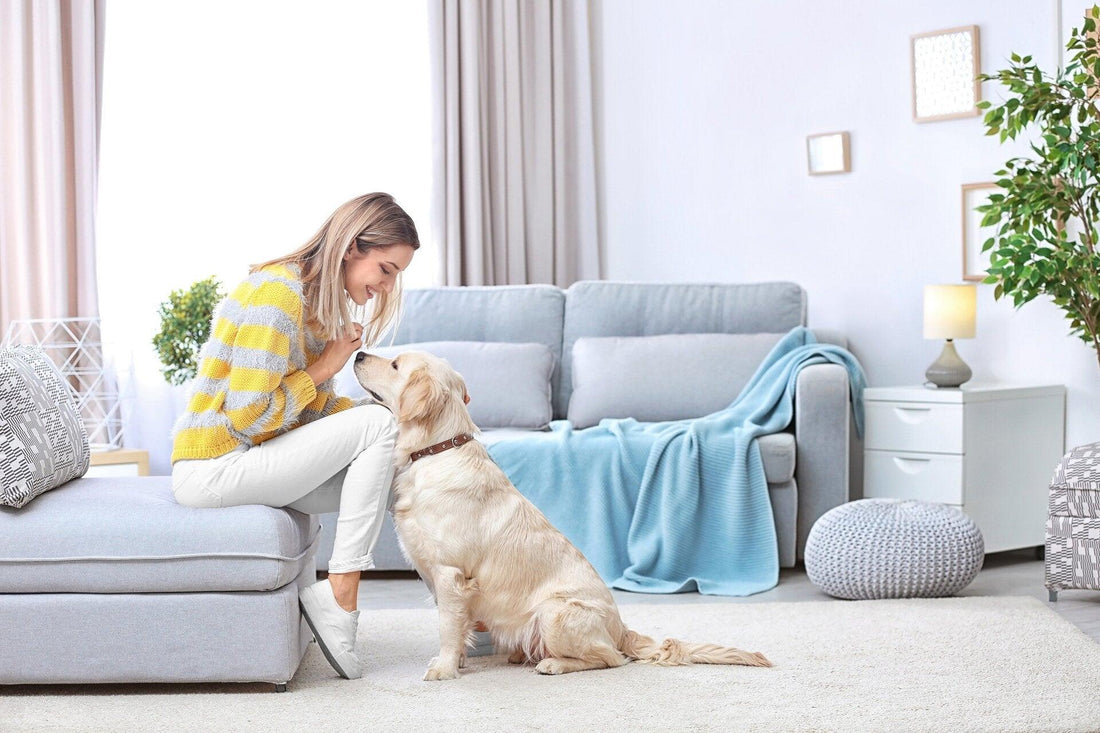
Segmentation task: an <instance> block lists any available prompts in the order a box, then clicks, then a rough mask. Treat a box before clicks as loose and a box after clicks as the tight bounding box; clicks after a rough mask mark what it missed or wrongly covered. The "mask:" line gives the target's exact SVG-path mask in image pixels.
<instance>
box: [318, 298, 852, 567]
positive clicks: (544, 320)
mask: <svg viewBox="0 0 1100 733" xmlns="http://www.w3.org/2000/svg"><path fill="white" fill-rule="evenodd" d="M806 313H807V303H806V293H805V291H804V290H803V289H802V288H801V287H799V286H798V285H796V284H794V283H781V282H777V283H758V284H656V283H622V282H606V281H599V282H579V283H576V284H574V285H573V286H571V287H570V288H568V289H561V288H557V287H553V286H550V285H521V286H492V287H444V288H430V289H423V290H410V291H408V292H407V293H406V302H405V312H404V316H403V318H402V322H401V324H400V326H399V328H398V329H397V331H396V334H395V337H394V340H393V343H394V344H395V345H402V344H405V345H407V344H418V343H425V342H438V341H476V342H513V343H528V342H539V343H542V344H545V345H546V346H548V347H549V348H550V350H551V351H552V352H553V354H554V357H555V368H554V370H553V374H552V377H551V388H552V407H553V418H554V419H565V418H566V417H567V415H568V413H569V405H570V397H571V393H572V356H573V347H574V344H576V342H577V340H578V339H580V338H587V337H608V336H621V337H636V336H652V335H657V334H692V333H694V334H707V333H730V334H754V333H768V334H777V333H785V332H787V331H788V330H790V329H791V328H793V327H795V326H804V325H807V324H806ZM815 334H816V335H817V337H818V340H820V341H827V342H830V343H836V344H838V345H840V346H847V344H846V342H845V340H844V339H843V338H842V337H840V336H838V335H837V334H835V333H825V332H815ZM756 366H757V364H745V363H737V364H722V365H715V369H714V371H713V374H712V375H708V379H715V380H727V381H729V382H730V383H731V384H741V385H743V384H744V383H745V382H747V381H748V379H749V377H751V375H752V373H753V371H755V368H756ZM485 368H486V369H491V368H493V365H492V364H486V365H485ZM467 376H469V375H467ZM468 381H469V379H468ZM697 386H700V385H690V384H688V385H685V386H684V392H685V394H687V393H690V392H691V391H692V389H693V388H695V387H697ZM358 389H359V387H358V385H357V384H356V383H355V380H354V377H353V375H352V373H351V371H350V367H345V370H344V371H343V372H342V373H341V374H339V375H337V391H338V392H340V393H342V394H349V395H352V396H356V395H357V394H362V392H361V390H360V391H359V392H356V390H358ZM736 391H737V390H736V389H735V390H734V391H733V395H734V396H735V395H736ZM472 397H473V398H474V399H475V400H477V399H478V395H477V394H473V395H472ZM627 416H629V415H624V414H615V415H607V417H627ZM849 425H850V422H849V387H848V378H847V374H846V372H845V370H844V368H843V367H841V366H839V365H836V364H822V365H814V366H810V367H807V368H805V369H803V370H802V371H801V373H800V375H799V378H798V382H797V392H796V399H795V418H794V423H793V425H791V426H790V428H789V430H788V431H787V432H783V433H779V434H776V435H769V436H765V437H763V438H762V439H760V441H759V443H760V448H761V454H762V457H763V460H764V467H765V472H766V474H767V478H768V489H769V495H770V498H771V503H772V508H773V512H774V515H775V521H776V530H777V535H778V542H779V558H780V564H781V565H782V566H784V567H791V566H793V565H794V564H795V563H796V561H797V559H800V558H801V557H802V552H803V548H804V547H805V543H806V537H807V536H808V535H809V532H810V528H811V527H812V526H813V523H814V522H815V521H816V520H817V518H818V517H820V516H821V515H822V514H824V513H825V512H826V511H828V510H829V509H831V508H833V507H835V506H839V505H841V504H843V503H845V502H846V501H848V495H849V475H848V471H849ZM519 435H522V433H521V432H519V431H516V430H514V429H492V428H490V429H486V428H484V427H483V431H482V434H481V436H480V440H482V441H483V442H484V443H486V444H492V443H494V442H496V441H500V440H510V439H515V438H516V437H517V436H519ZM547 480H548V481H553V477H552V476H548V477H547ZM337 501H338V500H337V499H334V498H332V497H329V498H328V499H327V502H328V505H330V506H335V505H336V504H337ZM335 518H336V514H335V513H328V514H321V515H320V520H321V528H322V530H321V538H320V545H319V547H318V552H317V565H318V568H320V569H325V568H327V563H328V558H329V556H330V554H331V551H332V543H333V539H334V535H335ZM374 559H375V564H376V569H378V570H410V569H411V566H410V565H409V564H408V562H407V561H406V560H405V558H404V557H403V556H402V554H401V551H400V548H399V545H398V543H397V539H396V535H395V534H394V530H393V525H392V521H390V518H387V521H386V524H385V526H384V527H383V530H382V534H381V536H380V538H379V542H378V545H377V547H376V548H375V552H374Z"/></svg>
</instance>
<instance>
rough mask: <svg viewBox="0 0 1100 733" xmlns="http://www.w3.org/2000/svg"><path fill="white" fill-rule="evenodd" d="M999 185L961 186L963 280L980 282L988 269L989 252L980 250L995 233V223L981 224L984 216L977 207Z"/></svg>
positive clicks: (995, 190)
mask: <svg viewBox="0 0 1100 733" xmlns="http://www.w3.org/2000/svg"><path fill="white" fill-rule="evenodd" d="M999 188H1000V187H999V186H998V185H997V184H996V183H992V182H987V183H964V184H963V186H962V245H963V246H962V250H963V257H962V261H963V280H971V281H974V282H980V281H982V280H984V279H985V277H986V270H987V269H989V252H982V245H983V244H985V241H986V240H987V239H989V238H990V237H992V236H993V235H994V234H996V233H997V227H996V225H991V226H987V227H983V226H982V218H983V217H984V216H985V215H984V214H982V213H981V212H979V211H975V209H977V207H979V206H982V205H984V204H987V203H989V195H990V194H991V193H996V192H997V190H998V189H999Z"/></svg>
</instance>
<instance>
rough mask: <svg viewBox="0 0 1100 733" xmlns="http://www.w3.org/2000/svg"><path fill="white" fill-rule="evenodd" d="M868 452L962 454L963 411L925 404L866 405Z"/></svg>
mask: <svg viewBox="0 0 1100 733" xmlns="http://www.w3.org/2000/svg"><path fill="white" fill-rule="evenodd" d="M864 409H865V414H866V419H867V428H866V430H865V434H866V436H867V438H866V444H865V447H866V448H867V449H869V450H893V451H897V450H901V451H906V452H914V451H917V452H923V451H930V452H933V453H962V452H963V407H962V405H944V404H934V403H924V402H866V403H864Z"/></svg>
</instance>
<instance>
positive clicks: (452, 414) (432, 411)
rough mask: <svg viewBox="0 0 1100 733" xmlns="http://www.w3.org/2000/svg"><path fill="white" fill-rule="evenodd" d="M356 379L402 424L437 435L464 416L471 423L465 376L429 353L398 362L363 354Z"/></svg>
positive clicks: (358, 356)
mask: <svg viewBox="0 0 1100 733" xmlns="http://www.w3.org/2000/svg"><path fill="white" fill-rule="evenodd" d="M355 378H356V379H358V380H359V384H361V385H362V386H363V389H365V390H367V394H369V395H370V397H371V399H373V400H374V401H375V402H377V403H379V404H381V405H384V406H385V407H388V408H389V409H390V411H391V412H393V414H394V415H395V416H396V417H397V422H398V424H399V425H402V426H411V425H420V426H421V427H423V428H425V429H426V430H427V431H428V432H434V430H433V428H435V427H436V426H446V425H448V424H452V423H454V422H455V420H456V419H458V418H459V417H462V416H465V420H466V421H469V412H468V411H467V410H466V403H468V402H469V401H470V397H469V395H468V394H467V393H466V383H465V382H464V381H463V379H462V376H461V375H460V374H459V373H458V372H456V371H455V370H454V369H452V368H451V365H450V364H448V363H447V361H446V360H445V359H441V358H439V357H438V356H435V355H433V354H429V353H428V352H426V351H406V352H404V353H402V354H399V355H398V356H397V358H395V359H386V358H383V357H380V356H375V355H373V354H368V353H365V352H359V353H358V354H356V355H355ZM444 432H446V430H444ZM447 437H450V436H447Z"/></svg>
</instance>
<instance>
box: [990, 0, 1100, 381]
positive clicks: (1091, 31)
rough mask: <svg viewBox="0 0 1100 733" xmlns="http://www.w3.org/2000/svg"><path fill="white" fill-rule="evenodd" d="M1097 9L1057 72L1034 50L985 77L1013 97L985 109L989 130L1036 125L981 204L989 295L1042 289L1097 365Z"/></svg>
mask: <svg viewBox="0 0 1100 733" xmlns="http://www.w3.org/2000/svg"><path fill="white" fill-rule="evenodd" d="M1098 20H1100V7H1097V6H1093V8H1092V9H1091V10H1090V11H1089V12H1088V15H1087V16H1086V18H1085V22H1084V23H1083V25H1082V27H1081V28H1080V29H1077V28H1074V29H1073V33H1072V35H1071V38H1070V39H1069V42H1068V43H1067V44H1066V49H1067V50H1069V51H1072V52H1074V53H1073V57H1072V60H1071V63H1069V64H1067V65H1066V68H1065V69H1064V70H1062V71H1060V72H1058V73H1057V74H1056V75H1055V76H1053V77H1052V76H1048V75H1046V74H1044V73H1043V72H1042V71H1041V70H1040V69H1039V68H1038V67H1037V66H1035V65H1034V64H1033V63H1032V61H1031V57H1030V56H1024V57H1022V58H1021V57H1020V56H1018V55H1017V54H1012V57H1011V59H1012V63H1011V65H1010V66H1009V68H1007V69H1002V70H1000V71H998V72H996V73H994V74H982V75H980V76H979V77H978V78H979V79H981V80H982V81H998V82H1000V83H1001V85H1003V86H1004V87H1007V89H1008V91H1009V93H1010V95H1009V96H1008V98H1007V99H1006V100H1005V102H1004V103H1003V104H1001V105H999V106H993V105H992V104H991V103H990V102H988V101H986V102H980V103H979V105H978V106H979V107H980V108H982V109H988V110H989V111H988V112H986V115H985V118H984V125H985V127H986V128H987V131H986V135H999V136H1000V140H1001V142H1002V143H1003V142H1004V141H1005V140H1007V139H1009V138H1011V139H1015V138H1016V136H1017V135H1018V134H1019V133H1021V132H1023V131H1024V130H1025V128H1028V127H1029V126H1031V125H1034V126H1036V127H1037V128H1038V129H1037V132H1038V136H1037V137H1035V138H1033V139H1032V140H1031V145H1030V147H1031V150H1032V152H1033V153H1034V155H1033V156H1031V157H1016V158H1012V159H1011V160H1009V161H1008V162H1007V163H1005V165H1004V168H1003V169H1001V170H999V171H997V173H996V175H997V176H998V180H997V186H998V187H999V188H1000V191H997V192H995V193H993V194H992V195H990V197H989V203H988V204H986V205H983V206H979V207H978V208H977V211H979V212H981V213H982V214H983V218H982V226H995V227H996V229H995V230H994V231H995V235H994V236H993V237H990V238H989V239H987V240H986V241H985V242H984V244H983V245H982V251H983V252H985V251H990V267H989V268H988V269H987V270H986V272H987V273H988V277H986V278H985V280H984V281H983V282H986V283H990V284H993V283H996V288H995V289H994V293H993V295H994V297H995V298H996V299H998V300H1000V299H1001V298H1002V297H1011V298H1012V302H1013V304H1014V305H1015V306H1016V307H1017V308H1019V307H1020V306H1022V305H1023V304H1025V303H1027V302H1030V301H1031V300H1033V299H1035V298H1036V297H1037V296H1039V295H1043V294H1045V295H1048V296H1049V297H1050V298H1051V299H1052V300H1053V301H1054V303H1055V305H1057V306H1058V307H1060V308H1061V309H1062V310H1063V311H1065V315H1066V318H1067V319H1068V320H1069V322H1070V333H1071V334H1072V335H1075V336H1078V337H1080V338H1081V340H1082V341H1084V342H1085V343H1087V344H1089V345H1090V346H1091V347H1092V348H1093V349H1094V350H1095V351H1096V354H1097V361H1098V362H1100V250H1098V236H1097V225H1098V224H1100V189H1098V188H1097V171H1098V169H1100V110H1098V109H1097V104H1096V102H1097V97H1098V95H1100V81H1098V80H1100V53H1098V48H1097V40H1096V27H1097V22H1098Z"/></svg>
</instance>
